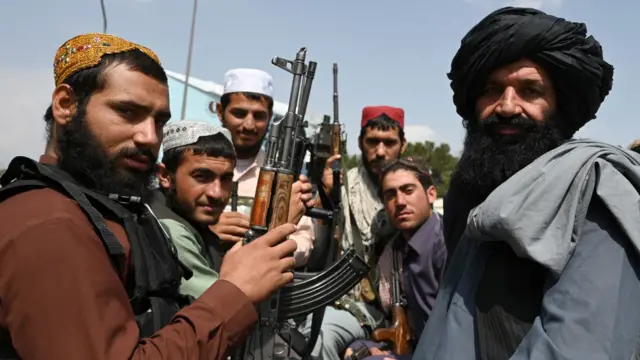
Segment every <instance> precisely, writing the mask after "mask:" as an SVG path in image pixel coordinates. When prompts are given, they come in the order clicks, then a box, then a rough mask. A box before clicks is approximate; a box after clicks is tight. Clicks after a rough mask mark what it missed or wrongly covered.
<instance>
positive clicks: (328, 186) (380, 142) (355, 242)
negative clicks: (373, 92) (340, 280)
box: [301, 106, 407, 360]
mask: <svg viewBox="0 0 640 360" xmlns="http://www.w3.org/2000/svg"><path fill="white" fill-rule="evenodd" d="M360 124H361V130H360V136H359V137H358V146H359V148H360V151H361V152H362V156H361V159H360V162H359V164H358V166H357V167H356V168H354V169H351V170H349V171H348V172H347V176H346V177H347V181H348V182H347V184H345V185H348V186H343V187H342V191H341V194H342V204H343V205H344V210H343V211H344V213H345V218H346V219H345V224H344V232H343V237H342V239H341V240H342V241H341V248H342V250H347V249H352V248H353V249H355V251H356V253H358V254H359V255H360V256H362V257H363V258H364V259H366V260H367V262H369V264H370V265H371V266H372V268H375V267H376V262H377V259H376V257H377V256H379V255H380V254H379V253H376V250H379V252H382V250H383V248H384V245H382V246H381V247H380V249H376V248H375V247H376V246H375V245H376V242H377V239H387V240H388V239H390V238H391V237H392V236H393V235H394V228H393V225H392V224H391V222H390V221H389V220H388V217H387V216H386V213H385V211H384V204H383V202H382V200H381V199H380V197H379V189H380V180H379V174H380V173H381V172H382V166H383V164H384V163H385V162H387V161H391V160H396V159H398V158H399V157H400V155H401V154H402V153H403V152H404V150H405V148H406V146H407V142H406V139H405V136H404V110H403V109H401V108H397V107H392V106H367V107H365V108H363V109H362V118H361V122H360ZM339 159H340V155H334V156H332V157H330V158H329V159H327V164H326V167H325V169H324V174H323V178H322V185H323V190H324V191H325V193H326V194H331V192H332V189H333V186H334V184H333V171H332V168H331V167H332V164H333V163H334V162H335V161H338V160H339ZM318 203H319V205H321V204H320V202H318ZM321 222H322V221H319V223H321ZM322 227H323V228H324V229H322V228H321V229H322V230H326V226H325V225H322ZM387 235H388V236H387ZM377 244H378V245H380V244H382V241H380V242H377ZM378 301H379V299H377V298H376V294H375V289H374V286H373V285H372V284H371V282H370V280H369V279H368V278H367V279H364V280H363V281H362V282H361V283H360V284H359V285H357V286H356V287H355V288H354V289H352V290H351V292H350V293H349V294H347V295H345V296H343V297H342V299H340V300H339V301H336V303H335V304H334V306H329V307H327V308H326V312H325V314H324V318H323V322H322V331H321V334H320V338H319V339H318V342H317V343H316V346H315V348H314V349H313V351H312V353H311V358H312V359H314V360H340V359H341V358H342V354H343V353H344V352H345V350H346V349H347V347H348V346H349V344H351V343H352V342H354V341H356V340H358V339H368V338H369V337H370V335H371V332H372V331H373V329H376V328H377V327H379V326H380V325H381V324H382V323H383V321H384V314H383V312H381V311H380V310H379V308H378ZM301 331H302V332H303V334H305V335H307V334H310V333H311V321H310V317H309V318H308V319H307V321H305V322H303V323H302V326H301Z"/></svg>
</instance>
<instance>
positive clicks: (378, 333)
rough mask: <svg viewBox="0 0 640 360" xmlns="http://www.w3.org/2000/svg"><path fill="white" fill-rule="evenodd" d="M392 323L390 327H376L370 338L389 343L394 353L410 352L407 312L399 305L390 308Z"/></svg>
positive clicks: (403, 353)
mask: <svg viewBox="0 0 640 360" xmlns="http://www.w3.org/2000/svg"><path fill="white" fill-rule="evenodd" d="M391 311H392V313H393V324H392V325H391V327H390V328H382V329H376V330H374V331H373V334H372V336H371V338H372V339H373V340H374V341H383V342H388V343H391V345H392V351H393V353H394V354H396V355H408V354H411V329H409V323H408V322H407V314H406V312H405V311H404V308H403V307H402V306H401V305H394V306H393V308H392V310H391Z"/></svg>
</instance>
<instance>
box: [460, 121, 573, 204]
mask: <svg viewBox="0 0 640 360" xmlns="http://www.w3.org/2000/svg"><path fill="white" fill-rule="evenodd" d="M558 121H561V120H559V119H558V118H557V117H556V116H554V115H550V116H548V117H547V118H546V120H545V121H544V122H541V123H536V122H535V121H533V120H530V119H527V118H524V117H512V118H502V117H499V116H496V115H492V116H490V117H489V118H487V119H486V120H485V121H483V122H482V123H480V122H479V121H474V122H469V123H468V127H467V134H466V137H465V140H464V150H463V153H462V155H461V157H460V160H459V161H458V165H457V168H456V170H455V171H454V174H453V175H452V179H451V185H452V187H456V188H457V190H462V191H463V192H464V193H466V194H468V196H469V198H470V199H469V200H471V199H476V201H477V204H479V203H480V202H482V201H484V199H485V198H486V197H487V196H489V194H490V193H491V192H492V191H493V190H495V189H496V188H497V187H498V186H500V184H502V183H503V182H505V181H506V180H507V179H509V178H510V177H511V176H513V175H514V174H515V173H517V172H518V171H520V170H522V169H523V168H525V167H526V166H527V165H529V164H531V163H532V162H533V161H534V160H536V159H537V158H538V157H540V156H542V155H543V154H545V153H546V152H548V151H550V150H553V149H555V148H556V147H558V146H560V145H561V144H562V143H563V142H565V141H566V140H568V139H567V138H566V136H563V134H562V131H561V130H560V129H559V127H558V126H557V124H558ZM499 125H512V126H517V127H518V128H520V129H522V130H524V131H523V134H522V135H520V136H519V137H509V138H507V137H503V136H501V135H500V134H498V133H497V132H496V130H497V127H498V126H499ZM476 201H473V202H476ZM477 204H476V205H477Z"/></svg>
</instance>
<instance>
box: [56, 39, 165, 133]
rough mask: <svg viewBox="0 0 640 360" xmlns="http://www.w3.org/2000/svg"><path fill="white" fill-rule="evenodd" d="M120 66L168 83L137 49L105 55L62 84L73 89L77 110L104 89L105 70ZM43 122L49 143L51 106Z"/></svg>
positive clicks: (162, 72)
mask: <svg viewBox="0 0 640 360" xmlns="http://www.w3.org/2000/svg"><path fill="white" fill-rule="evenodd" d="M120 64H123V65H126V66H127V67H128V68H129V69H130V70H133V71H137V72H140V73H142V74H145V75H147V76H149V77H151V78H153V79H155V80H157V81H159V82H161V83H163V84H167V83H168V79H167V74H166V73H165V71H164V69H163V68H162V66H160V64H158V63H157V62H156V61H155V60H153V59H152V58H151V57H150V56H149V55H147V54H145V53H143V52H142V51H140V50H138V49H134V50H129V51H125V52H121V53H117V54H107V55H104V56H103V57H102V58H101V59H100V62H99V63H98V64H97V65H96V66H93V67H90V68H88V69H83V70H80V71H78V72H75V73H73V74H71V75H69V77H67V78H66V79H65V80H64V81H63V82H62V83H63V84H67V85H69V86H70V87H71V88H72V89H73V92H74V94H75V96H76V102H77V104H76V105H77V107H78V110H81V109H84V108H85V107H86V106H87V103H88V102H89V99H90V98H91V96H92V95H93V94H95V93H96V92H99V91H101V90H103V89H104V88H105V86H106V79H107V78H106V76H105V72H106V70H107V69H109V68H110V67H113V66H116V65H120ZM44 121H45V124H46V125H45V131H46V136H47V143H49V142H50V141H51V138H52V136H53V123H54V119H53V109H52V107H51V105H50V106H49V108H48V109H47V111H46V112H45V114H44Z"/></svg>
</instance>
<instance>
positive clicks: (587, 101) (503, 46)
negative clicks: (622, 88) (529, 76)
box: [448, 7, 613, 135]
mask: <svg viewBox="0 0 640 360" xmlns="http://www.w3.org/2000/svg"><path fill="white" fill-rule="evenodd" d="M522 59H529V60H531V61H533V62H535V63H536V64H538V66H540V67H542V68H543V69H545V71H547V73H548V74H549V76H550V77H551V79H552V80H553V82H554V85H555V90H556V94H557V104H558V111H559V113H560V115H561V118H562V119H563V122H566V121H569V122H570V123H571V125H572V128H573V126H575V128H573V129H572V131H573V132H575V131H577V130H578V129H579V128H580V127H582V125H584V124H585V123H587V122H588V121H589V120H591V119H594V118H595V117H596V112H597V111H598V109H599V108H600V104H601V103H602V101H604V98H605V97H606V96H607V95H608V94H609V91H611V86H612V82H613V66H611V65H610V64H608V63H607V62H606V61H604V59H603V57H602V47H601V46H600V43H598V42H597V41H596V39H594V38H593V36H587V27H586V25H585V24H583V23H575V22H570V21H567V20H565V19H561V18H557V17H555V16H552V15H548V14H546V13H544V12H542V11H539V10H535V9H527V8H513V7H505V8H502V9H499V10H497V11H494V12H493V13H491V14H489V15H488V16H487V17H485V18H484V19H483V20H482V21H480V23H478V24H477V25H476V26H474V27H473V29H471V31H469V33H467V35H466V36H465V37H464V38H463V39H462V44H461V46H460V49H459V50H458V53H457V54H456V56H455V57H454V58H453V61H452V63H451V72H450V73H449V74H448V76H449V79H450V80H451V89H453V93H454V94H453V102H454V104H455V105H456V109H457V111H458V114H459V115H460V116H462V118H463V119H465V120H473V119H475V117H476V111H475V103H476V100H477V98H478V97H479V95H480V94H481V91H482V90H483V88H484V87H485V86H486V82H487V79H488V76H489V74H490V73H491V72H492V71H494V70H496V69H497V68H499V67H502V66H504V65H507V64H509V63H512V62H515V61H518V60H522ZM567 125H569V124H567ZM571 135H572V134H571Z"/></svg>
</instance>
